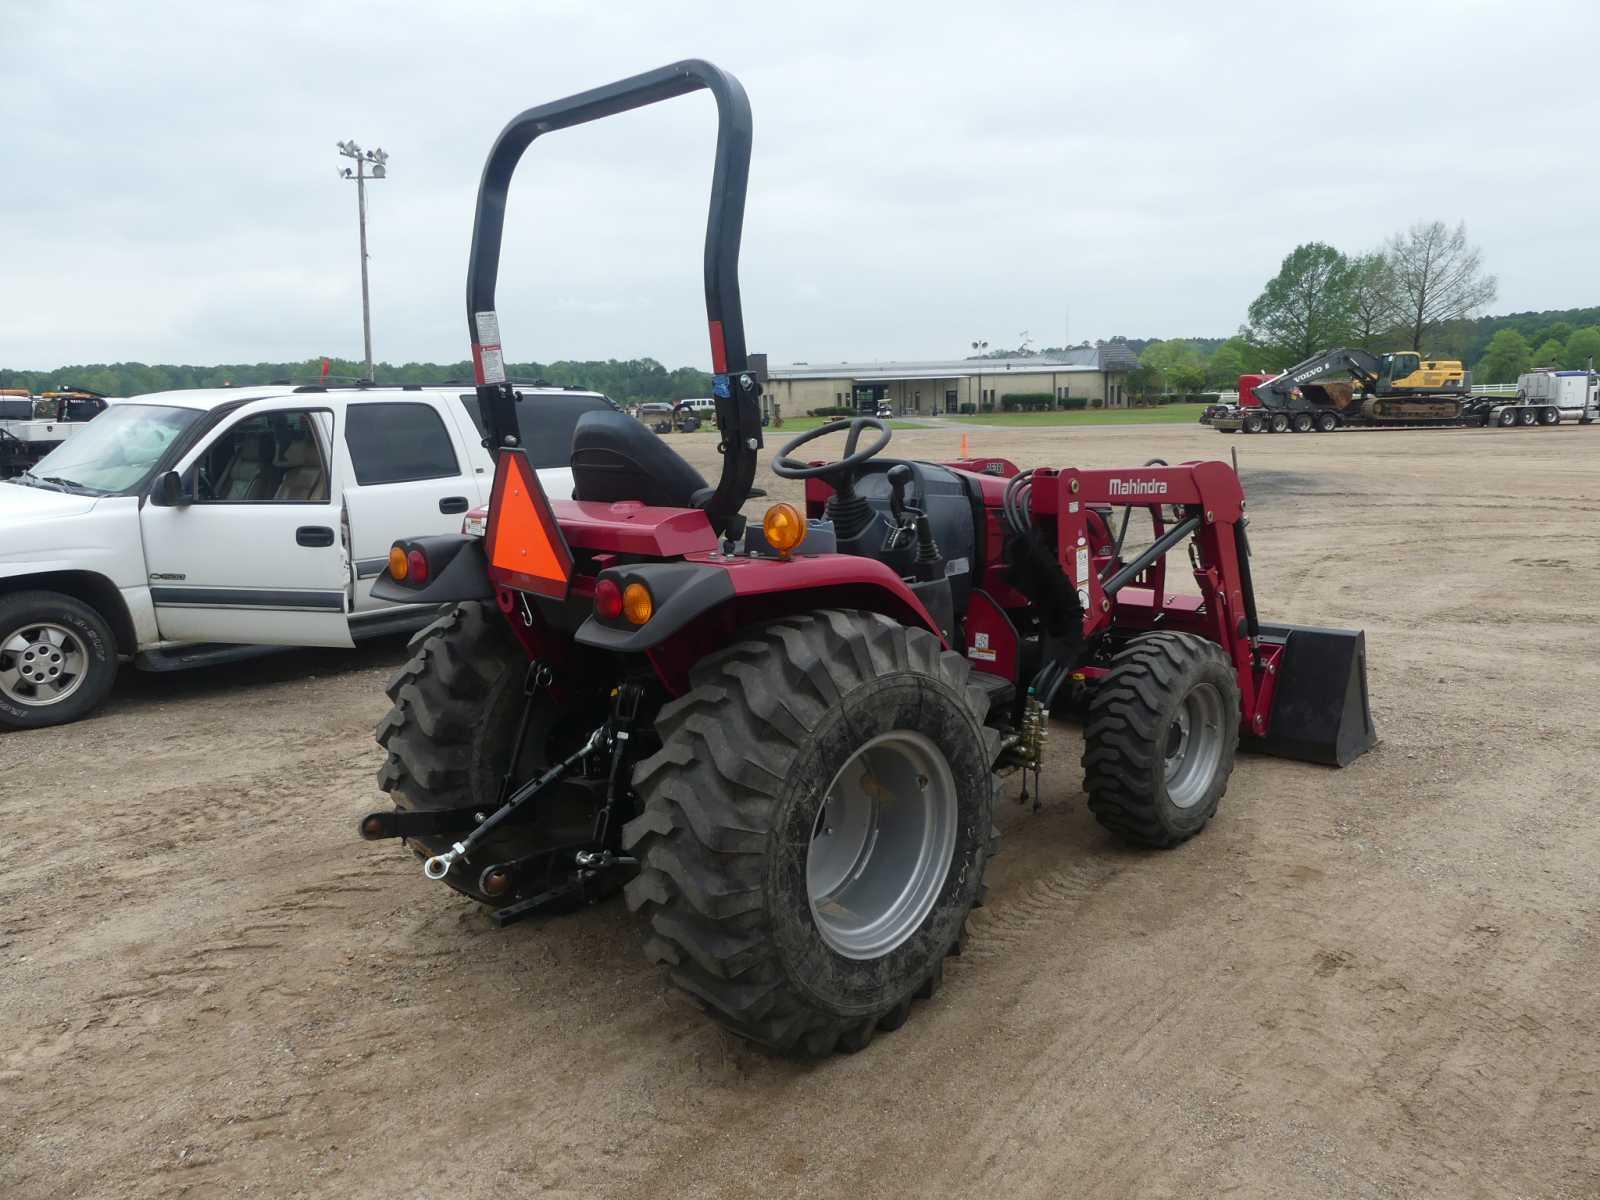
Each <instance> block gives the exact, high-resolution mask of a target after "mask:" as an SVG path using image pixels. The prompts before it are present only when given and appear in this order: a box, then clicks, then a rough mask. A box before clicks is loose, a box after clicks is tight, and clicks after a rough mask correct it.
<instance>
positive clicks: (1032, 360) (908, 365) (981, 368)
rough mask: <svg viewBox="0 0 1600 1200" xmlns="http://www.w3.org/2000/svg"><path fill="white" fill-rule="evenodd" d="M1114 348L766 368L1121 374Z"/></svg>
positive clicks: (873, 375)
mask: <svg viewBox="0 0 1600 1200" xmlns="http://www.w3.org/2000/svg"><path fill="white" fill-rule="evenodd" d="M1117 353H1118V351H1117V348H1116V347H1103V348H1102V347H1096V346H1083V347H1078V348H1075V349H1072V350H1064V351H1059V352H1056V353H1053V354H1049V355H1044V354H1029V355H1024V356H1020V357H1017V358H953V359H939V360H934V361H931V362H904V361H889V362H853V363H852V362H832V363H786V364H784V365H782V366H775V367H769V368H768V369H767V375H768V376H769V377H770V378H772V379H855V380H862V379H877V380H888V379H960V378H965V377H971V376H976V375H982V376H985V377H988V376H991V375H1006V374H1013V375H1051V374H1057V375H1067V374H1073V373H1076V372H1082V371H1123V370H1127V369H1129V368H1128V366H1127V365H1124V364H1123V363H1121V362H1119V361H1112V360H1113V359H1114V358H1115V356H1116V355H1117Z"/></svg>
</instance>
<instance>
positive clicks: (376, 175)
mask: <svg viewBox="0 0 1600 1200" xmlns="http://www.w3.org/2000/svg"><path fill="white" fill-rule="evenodd" d="M338 147H339V153H340V154H341V155H343V156H344V157H345V158H349V159H353V160H355V164H356V165H355V169H354V170H351V169H350V168H349V167H342V168H341V169H340V171H339V178H341V179H354V180H355V181H356V213H357V219H358V221H359V223H360V227H361V338H362V343H363V345H364V347H365V350H366V356H367V379H368V380H369V381H370V380H371V379H372V299H371V295H370V292H369V291H368V287H367V180H368V179H386V178H387V177H388V175H389V171H388V167H387V165H386V164H387V163H388V161H389V156H388V154H386V153H385V152H384V151H383V150H381V149H379V150H363V149H362V148H361V147H360V146H358V145H356V142H355V139H354V138H351V139H350V140H349V141H347V142H339V143H338ZM369 165H370V166H371V167H372V172H371V174H370V175H369V174H368V173H367V167H368V166H369Z"/></svg>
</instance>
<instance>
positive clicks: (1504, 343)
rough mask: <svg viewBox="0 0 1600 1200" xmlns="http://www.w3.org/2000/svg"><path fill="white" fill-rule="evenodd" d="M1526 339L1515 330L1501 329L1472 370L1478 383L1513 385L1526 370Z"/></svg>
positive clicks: (1527, 353) (1527, 355)
mask: <svg viewBox="0 0 1600 1200" xmlns="http://www.w3.org/2000/svg"><path fill="white" fill-rule="evenodd" d="M1529 355H1530V352H1529V349H1528V339H1527V338H1525V337H1523V336H1522V335H1521V334H1520V333H1518V332H1517V331H1516V330H1515V329H1502V330H1501V331H1500V332H1499V333H1497V334H1495V335H1494V337H1492V338H1490V339H1489V348H1488V350H1487V351H1485V352H1484V356H1483V357H1482V358H1481V359H1479V360H1478V365H1477V366H1476V367H1474V368H1473V369H1472V375H1473V379H1474V380H1475V381H1476V382H1478V383H1515V382H1516V381H1517V376H1519V375H1521V374H1522V373H1523V372H1524V371H1526V370H1527V369H1528V358H1529Z"/></svg>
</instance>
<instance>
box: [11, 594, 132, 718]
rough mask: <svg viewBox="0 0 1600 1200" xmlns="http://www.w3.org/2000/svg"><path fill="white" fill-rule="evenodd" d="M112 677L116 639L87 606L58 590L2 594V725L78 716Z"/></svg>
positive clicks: (88, 709) (100, 694)
mask: <svg viewBox="0 0 1600 1200" xmlns="http://www.w3.org/2000/svg"><path fill="white" fill-rule="evenodd" d="M116 677H117V641H116V638H115V637H113V636H112V633H111V626H110V625H108V624H107V623H106V619H105V618H104V617H102V616H101V615H100V614H99V613H98V612H96V611H95V610H94V609H93V608H91V607H89V605H87V604H85V603H84V602H83V601H81V600H78V599H75V598H73V597H72V596H66V595H62V594H61V593H60V592H16V593H14V594H12V595H9V596H5V597H0V729H41V728H43V727H44V726H46V725H65V724H66V723H67V722H69V721H76V720H78V719H79V718H80V717H82V716H85V715H86V714H88V713H89V712H91V711H92V710H93V709H95V708H96V707H98V706H99V704H100V702H101V701H103V700H104V699H105V698H106V693H108V692H109V691H110V690H111V684H112V682H113V681H114V680H115V679H116Z"/></svg>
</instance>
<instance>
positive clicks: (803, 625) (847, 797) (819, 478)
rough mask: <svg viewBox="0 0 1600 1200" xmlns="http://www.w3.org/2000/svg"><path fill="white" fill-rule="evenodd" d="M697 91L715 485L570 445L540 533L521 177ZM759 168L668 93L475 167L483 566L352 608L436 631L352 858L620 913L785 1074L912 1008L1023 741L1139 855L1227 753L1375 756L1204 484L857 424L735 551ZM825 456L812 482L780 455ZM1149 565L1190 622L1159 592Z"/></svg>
mask: <svg viewBox="0 0 1600 1200" xmlns="http://www.w3.org/2000/svg"><path fill="white" fill-rule="evenodd" d="M702 89H703V90H707V91H710V92H711V94H712V96H713V97H714V99H715V101H716V105H717V112H718V135H717V146H716V155H715V163H714V169H713V175H712V189H711V205H710V215H709V219H708V222H707V228H706V242H705V295H706V315H707V320H708V328H709V333H710V344H711V356H712V362H713V367H714V389H713V390H714V394H715V398H716V412H715V420H716V424H717V429H718V432H719V437H720V448H721V451H722V466H721V472H720V475H719V478H718V479H717V481H716V483H715V484H711V483H708V482H707V481H706V480H705V479H703V478H702V477H701V476H700V474H699V473H698V472H697V471H696V470H695V469H694V468H693V467H692V466H690V465H689V464H688V463H687V462H686V461H684V459H683V458H682V457H680V456H679V455H678V454H677V453H676V452H675V451H674V450H673V449H672V448H671V446H670V445H669V442H668V440H667V439H663V438H660V437H657V436H656V435H654V434H653V433H651V432H650V431H649V430H648V429H647V428H646V427H645V426H644V425H642V424H641V423H640V422H638V421H635V420H632V419H631V418H628V417H626V416H624V415H622V414H620V413H612V412H599V413H591V414H586V415H585V416H584V417H583V418H582V419H581V420H580V421H579V423H578V425H577V427H576V429H575V431H574V433H573V436H572V446H571V465H572V472H573V478H574V481H575V492H574V496H573V497H572V498H571V499H568V498H565V497H559V498H551V497H548V496H546V495H545V494H544V492H543V491H542V489H541V487H540V484H539V480H538V476H537V473H536V472H535V471H534V470H533V469H532V468H531V467H530V465H529V462H528V458H527V455H526V454H525V452H524V448H523V447H522V446H521V445H520V444H519V440H518V429H519V422H518V420H517V415H518V414H517V408H518V406H519V405H521V404H536V403H537V398H536V397H532V396H530V397H526V398H524V397H523V396H522V395H521V394H520V393H519V392H518V391H517V390H516V388H514V387H513V386H512V385H510V384H509V383H508V382H506V379H505V370H504V360H503V357H502V350H501V343H500V332H499V322H498V318H497V316H496V313H495V283H496V276H497V270H498V260H499V249H500V240H501V232H502V227H503V221H504V213H505V199H506V194H507V189H508V187H509V184H510V180H511V176H512V173H513V171H514V169H515V167H516V165H517V163H518V161H519V160H520V158H521V157H522V154H523V152H524V151H525V150H526V149H527V148H528V146H529V145H530V144H531V143H532V142H533V141H534V140H535V139H536V138H537V137H539V136H542V135H544V134H546V133H549V132H553V131H556V130H560V129H565V128H568V127H571V126H575V125H580V124H583V123H586V122H589V121H593V120H596V119H598V118H601V117H606V116H610V115H613V114H616V113H620V112H623V111H626V110H629V109H634V108H638V107H640V106H642V105H646V104H651V103H655V102H657V101H661V100H665V99H668V98H671V97H675V96H679V95H683V94H685V93H688V92H693V91H698V90H702ZM750 140H751V121H750V110H749V105H748V102H747V100H746V98H745V94H744V91H743V89H742V88H741V87H740V85H739V83H738V82H737V80H735V79H734V78H733V77H732V76H731V75H728V74H726V73H725V72H723V71H721V70H719V69H717V68H716V67H714V66H712V65H710V64H708V63H705V62H700V61H686V62H680V63H675V64H673V65H671V66H668V67H664V68H662V69H660V70H657V71H651V72H648V73H646V74H644V75H639V76H636V77H634V78H631V79H626V80H623V81H621V82H619V83H616V84H612V85H610V86H608V87H603V88H598V89H596V90H594V91H590V92H585V93H582V94H580V95H577V96H573V97H570V98H568V99H564V100H559V101H556V102H554V103H552V104H547V105H544V106H541V107H539V108H534V109H530V110H528V111H527V112H524V113H522V114H521V115H520V116H518V117H517V118H516V119H515V120H513V121H512V122H511V124H510V125H508V126H507V127H506V129H505V130H504V131H503V132H502V133H501V135H500V137H499V140H498V141H497V142H496V143H495V146H494V149H493V151H492V152H491V154H490V157H489V160H488V164H487V166H486V167H485V170H484V173H483V179H482V182H481V184H480V188H479V195H478V209H477V220H476V224H475V227H474V231H473V239H472V257H471V263H470V267H469V271H468V287H467V317H468V326H469V330H470V333H471V337H472V343H473V359H474V363H475V366H476V370H477V381H478V389H477V390H478V399H479V404H480V409H481V411H482V413H483V414H484V417H485V421H486V424H487V426H488V437H487V444H488V445H489V446H490V447H491V448H492V449H493V451H494V453H495V456H496V464H497V465H496V473H495V481H494V488H493V492H492V495H491V500H490V504H489V512H488V518H487V521H486V523H485V527H484V534H483V536H473V535H468V534H463V535H462V536H459V537H426V538H416V539H408V540H404V541H401V542H399V543H397V544H396V545H395V547H394V548H393V550H392V552H391V554H390V560H389V567H388V569H387V570H386V571H385V573H384V575H383V577H382V578H381V579H380V580H379V582H378V584H377V585H376V586H375V588H374V594H375V595H379V596H381V597H383V598H386V599H389V600H394V601H399V602H405V603H412V604H416V603H436V604H441V605H448V606H449V611H448V614H447V615H445V616H443V617H442V618H440V619H439V620H438V621H436V622H435V623H434V624H433V625H432V626H431V627H429V628H428V629H426V630H424V631H423V632H422V633H421V634H419V635H418V637H417V638H416V640H415V641H414V642H413V651H414V654H413V657H412V658H411V660H410V661H409V662H408V663H407V664H406V666H405V667H404V669H403V670H402V671H401V672H400V674H399V675H398V677H397V678H396V679H395V681H394V682H393V684H392V685H391V686H390V688H389V695H390V698H391V699H392V701H393V707H392V708H391V710H390V712H389V714H388V716H387V717H385V719H384V720H383V722H382V723H381V724H380V725H379V727H378V732H377V736H378V740H379V742H380V743H381V744H382V745H383V747H384V749H385V751H386V756H385V762H384V765H383V767H382V768H381V771H380V774H379V786H380V787H381V788H382V789H383V790H384V791H385V792H387V793H388V794H389V796H390V798H391V799H392V800H393V802H394V807H393V808H392V809H385V810H381V811H377V812H373V813H371V814H369V815H368V816H367V817H365V818H363V820H362V822H361V833H362V835H363V836H364V837H367V838H369V839H378V838H395V837H398V838H403V839H405V841H406V843H407V844H408V845H410V846H411V847H412V848H413V849H414V850H415V851H416V853H417V854H418V855H419V856H420V857H421V858H422V859H423V861H424V871H425V873H426V874H427V876H428V877H429V878H431V879H436V880H439V881H442V882H443V883H445V884H446V885H448V886H450V887H452V888H454V889H455V890H456V891H458V892H461V893H463V894H464V895H466V896H469V897H471V898H472V899H473V900H475V901H478V902H479V903H481V904H483V905H486V906H487V907H488V909H489V910H490V913H491V915H492V920H493V921H495V922H496V923H497V924H504V923H507V922H510V921H514V920H517V919H519V918H520V917H523V916H527V915H529V914H531V913H547V912H551V911H555V910H559V909H562V908H566V907H572V906H576V905H581V904H584V903H588V902H592V901H595V900H598V899H600V898H602V897H605V896H607V895H610V894H612V893H614V892H616V891H618V890H622V891H625V893H626V897H627V902H628V905H629V907H630V908H632V909H634V910H635V911H637V912H638V913H639V914H640V915H641V916H642V917H643V918H645V920H646V923H647V932H646V934H645V942H644V947H645V951H646V953H647V954H648V955H649V956H650V957H651V958H653V959H654V960H656V961H657V962H659V963H660V964H661V965H662V966H663V968H664V969H665V970H666V972H667V974H668V976H669V977H670V979H671V981H672V982H673V983H674V984H675V985H676V986H677V987H679V988H680V989H682V990H683V992H685V993H686V994H687V995H688V996H690V997H691V998H692V999H693V1000H694V1001H695V1003H697V1004H698V1005H699V1006H700V1007H701V1008H703V1009H704V1010H705V1011H706V1012H707V1013H709V1014H710V1015H711V1016H712V1017H713V1018H714V1019H715V1020H717V1021H718V1022H720V1023H721V1024H722V1025H724V1026H725V1027H726V1028H728V1029H730V1030H732V1031H733V1032H735V1033H737V1034H739V1035H741V1036H743V1037H746V1038H749V1039H751V1040H753V1041H756V1042H759V1043H761V1044H763V1045H765V1046H769V1047H771V1048H773V1049H775V1050H777V1051H779V1052H782V1053H786V1054H792V1055H796V1056H801V1057H811V1056H817V1055H823V1054H827V1053H830V1052H832V1051H834V1050H836V1049H839V1050H857V1049H860V1048H861V1047H862V1046H864V1045H866V1043H867V1042H868V1041H870V1040H871V1039H872V1037H873V1035H874V1034H875V1033H876V1032H878V1031H882V1030H891V1029H895V1028H897V1027H898V1026H900V1025H901V1024H902V1023H903V1022H904V1021H905V1020H906V1019H907V1017H908V1015H909V1014H910V1012H911V1008H912V1004H913V1002H914V1001H915V1000H917V999H919V998H927V997H930V996H932V995H933V993H934V991H935V990H936V989H937V988H938V986H939V983H940V980H941V978H942V971H943V963H944V960H945V958H946V957H947V956H948V955H951V954H956V953H959V952H960V949H961V946H962V942H963V938H964V937H965V929H966V919H967V916H968V913H969V912H970V911H971V909H972V908H973V907H974V906H975V905H977V904H979V903H980V902H981V900H982V898H983V894H984V886H983V876H984V870H985V867H986V865H987V863H988V861H989V859H990V857H991V856H992V855H993V854H994V853H995V850H996V845H997V837H996V834H995V831H994V822H993V810H994V804H995V800H996V795H997V788H998V780H999V778H1000V777H1001V775H1003V774H1006V773H1008V772H1022V773H1023V778H1024V781H1025V782H1026V780H1027V779H1028V778H1029V777H1030V775H1031V778H1032V780H1033V784H1034V787H1035V790H1036V791H1037V788H1038V784H1039V772H1040V768H1041V765H1042V757H1043V746H1044V741H1045V733H1046V728H1047V724H1048V718H1049V715H1050V710H1051V709H1052V708H1055V709H1057V710H1060V711H1075V712H1077V713H1079V714H1081V715H1082V716H1083V718H1084V719H1085V732H1084V744H1085V750H1084V755H1083V765H1084V770H1085V790H1086V791H1087V794H1088V800H1089V806H1090V808H1091V810H1092V811H1093V813H1094V815H1095V816H1096V818H1097V819H1098V820H1099V821H1100V822H1101V823H1102V824H1103V825H1105V826H1106V827H1107V828H1108V829H1110V830H1112V831H1114V832H1115V833H1116V834H1117V835H1119V836H1120V837H1122V838H1124V839H1126V840H1128V841H1130V842H1132V843H1135V844H1138V845H1142V846H1150V847H1170V846H1175V845H1177V844H1179V843H1181V842H1183V841H1185V840H1187V839H1188V838H1190V837H1192V836H1193V835H1194V834H1196V833H1198V832H1199V831H1200V830H1201V829H1202V828H1203V827H1204V826H1205V825H1206V823H1207V822H1208V821H1209V820H1210V818H1211V817H1212V815H1213V814H1214V813H1215V812H1216V809H1217V805H1218V802H1219V801H1220V799H1221V797H1222V795H1223V792H1224V791H1225V789H1226V787H1227V783H1228V779H1229V775H1230V773H1231V771H1232V769H1233V766H1234V757H1235V752H1236V750H1237V749H1238V748H1239V747H1240V746H1244V747H1245V748H1247V749H1256V750H1260V751H1262V752H1265V753H1269V754H1276V755H1281V756H1287V757H1292V758H1298V759H1304V760H1308V761H1311V762H1319V763H1330V764H1341V765H1342V764H1344V763H1346V762H1349V761H1350V760H1351V759H1352V758H1354V757H1355V756H1357V755H1359V754H1360V753H1362V752H1363V751H1364V750H1365V749H1366V748H1368V747H1369V746H1370V745H1372V743H1373V740H1374V734H1373V730H1372V722H1371V716H1370V712H1369V710H1368V706H1367V702H1366V673H1365V651H1364V643H1363V639H1362V635H1361V634H1360V633H1356V632H1351V631H1345V630H1322V629H1307V628H1299V627H1291V626H1282V625H1270V624H1263V623H1262V622H1260V621H1259V620H1258V618H1257V614H1256V601H1255V595H1254V589H1253V586H1252V582H1251V575H1250V560H1249V549H1248V545H1247V541H1246V535H1245V518H1244V508H1245V501H1244V495H1243V491H1242V489H1241V488H1240V485H1239V480H1238V477H1237V476H1236V475H1235V473H1234V472H1233V471H1232V470H1231V469H1230V468H1229V467H1228V466H1226V465H1225V464H1222V463H1218V462H1194V463H1184V464H1181V465H1176V466H1169V465H1166V464H1163V463H1151V464H1148V465H1145V466H1141V467H1137V468H1130V469H1125V470H1093V471H1090V470H1080V469H1076V468H1053V467H1038V468H1034V469H1032V470H1028V471H1020V470H1018V469H1017V467H1016V466H1015V465H1013V464H1012V463H1009V462H1006V461H1004V460H998V459H963V460H960V461H955V462H950V463H932V462H924V461H917V460H908V459H898V458H894V457H892V456H890V455H889V454H888V453H886V451H888V449H889V447H890V444H891V441H892V433H891V431H890V429H889V427H888V425H887V424H886V423H885V422H883V421H881V420H879V419H877V418H875V417H865V416H864V417H857V418H854V419H846V420H842V421H836V422H833V423H831V424H829V425H826V426H824V427H822V428H821V429H819V430H815V431H812V432H808V433H804V434H802V435H800V436H799V437H796V438H794V439H792V440H791V441H789V442H788V443H787V444H786V445H785V446H784V447H783V448H782V449H781V450H780V451H779V452H778V453H777V455H776V456H775V457H774V459H773V460H772V464H771V465H772V469H773V470H774V472H775V473H776V474H778V475H780V476H782V477H785V478H790V479H796V480H804V481H805V485H804V486H805V494H806V502H805V507H806V510H805V511H804V512H802V511H801V510H800V509H798V508H797V507H795V506H792V505H789V504H786V503H779V504H774V505H772V506H771V507H770V508H768V509H767V511H766V512H765V514H764V516H763V517H762V519H761V520H760V521H759V523H757V522H756V521H754V520H747V519H746V517H745V515H744V513H743V511H742V509H743V507H744V505H745V503H746V501H747V500H748V499H749V498H750V496H751V493H752V483H753V480H754V476H755V468H756V463H757V456H758V453H759V452H760V451H761V449H762V431H761V420H760V409H759V385H758V383H757V380H756V379H755V377H754V376H753V374H752V373H751V372H750V370H749V369H748V368H749V363H748V360H747V353H746V346H745V332H744V323H743V317H742V312H741V308H740V302H739V281H738V249H739V236H740V228H741V224H742V220H743V211H744V199H745V185H746V179H747V175H748V167H749V154H750ZM521 427H524V428H525V427H527V423H526V422H523V423H522V424H521ZM839 433H842V434H844V435H845V447H844V452H843V454H842V456H841V457H839V458H837V459H833V460H817V459H813V458H810V457H808V456H806V455H804V454H802V451H803V450H804V449H805V447H806V446H808V445H809V444H810V443H812V442H814V441H816V440H817V439H819V438H822V437H824V436H828V435H830V434H839ZM1136 513H1138V514H1142V515H1141V516H1140V517H1139V520H1140V522H1141V529H1142V527H1143V523H1144V522H1145V521H1146V520H1147V521H1148V522H1149V534H1148V541H1146V540H1145V539H1144V535H1143V534H1142V533H1141V534H1140V535H1139V537H1138V539H1137V541H1136V543H1133V544H1138V545H1139V546H1140V547H1141V548H1139V549H1137V550H1134V549H1133V548H1132V544H1130V543H1129V542H1128V540H1127V535H1128V530H1129V522H1130V519H1131V518H1133V517H1134V515H1135V514H1136ZM1179 547H1186V548H1187V553H1188V573H1189V575H1190V576H1191V577H1192V580H1193V584H1194V587H1193V590H1192V591H1191V590H1188V589H1186V588H1183V587H1179V586H1177V582H1176V581H1177V578H1178V577H1177V575H1174V576H1172V577H1171V579H1170V580H1169V576H1168V565H1167V564H1168V556H1169V555H1170V553H1171V552H1172V551H1173V550H1175V549H1178V548H1179Z"/></svg>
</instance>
